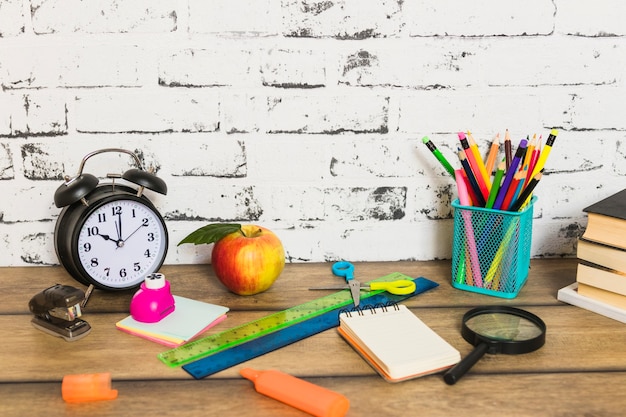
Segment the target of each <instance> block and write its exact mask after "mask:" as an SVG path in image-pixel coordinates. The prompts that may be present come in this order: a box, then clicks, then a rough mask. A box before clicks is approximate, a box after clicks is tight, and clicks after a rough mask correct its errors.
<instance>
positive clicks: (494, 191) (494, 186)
mask: <svg viewBox="0 0 626 417" xmlns="http://www.w3.org/2000/svg"><path fill="white" fill-rule="evenodd" d="M505 167H506V162H505V161H502V162H500V165H498V169H497V171H496V174H495V175H494V177H493V183H491V191H490V192H489V198H488V199H487V204H485V208H489V209H490V208H492V207H493V203H494V202H495V201H496V196H497V195H498V190H500V185H501V184H502V177H503V176H504V169H505Z"/></svg>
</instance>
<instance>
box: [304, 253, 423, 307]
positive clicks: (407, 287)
mask: <svg viewBox="0 0 626 417" xmlns="http://www.w3.org/2000/svg"><path fill="white" fill-rule="evenodd" d="M333 272H334V273H335V275H338V276H342V277H345V278H346V281H347V282H348V285H329V286H324V287H313V288H309V289H310V290H345V289H350V292H351V294H352V300H353V301H354V306H355V307H358V306H359V301H360V296H361V295H360V291H361V290H367V291H374V290H383V291H387V292H388V293H391V294H395V295H407V294H412V293H413V292H415V282H413V281H411V280H408V279H400V280H397V281H391V282H371V283H369V284H361V283H359V282H358V281H357V280H355V279H354V265H352V264H351V263H350V262H345V261H341V262H336V263H335V264H333Z"/></svg>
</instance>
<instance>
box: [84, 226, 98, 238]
mask: <svg viewBox="0 0 626 417" xmlns="http://www.w3.org/2000/svg"><path fill="white" fill-rule="evenodd" d="M99 234H100V229H98V226H92V227H90V228H88V229H87V236H98V235H99Z"/></svg>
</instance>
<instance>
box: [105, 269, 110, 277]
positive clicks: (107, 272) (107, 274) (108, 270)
mask: <svg viewBox="0 0 626 417" xmlns="http://www.w3.org/2000/svg"><path fill="white" fill-rule="evenodd" d="M109 272H111V268H104V275H106V276H107V277H108V276H109Z"/></svg>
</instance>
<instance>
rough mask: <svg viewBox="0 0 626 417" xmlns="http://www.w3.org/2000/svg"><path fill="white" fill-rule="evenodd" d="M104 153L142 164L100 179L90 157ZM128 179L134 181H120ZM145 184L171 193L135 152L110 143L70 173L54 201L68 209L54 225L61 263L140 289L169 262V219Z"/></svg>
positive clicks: (104, 284)
mask: <svg viewBox="0 0 626 417" xmlns="http://www.w3.org/2000/svg"><path fill="white" fill-rule="evenodd" d="M104 152H119V153H126V154H128V155H131V156H132V157H133V159H134V162H135V164H136V168H132V169H130V170H128V171H126V172H124V173H123V174H122V175H119V174H107V178H108V179H109V180H111V181H110V182H100V181H99V180H98V178H96V177H95V176H93V175H91V174H87V173H83V168H84V166H85V162H86V161H87V160H88V159H89V158H91V157H92V156H94V155H97V154H101V153H104ZM117 179H123V180H125V181H126V182H128V183H130V184H131V185H130V186H129V185H127V184H120V183H116V180H117ZM144 188H148V189H150V190H152V191H155V192H157V193H160V194H167V186H166V185H165V182H164V181H163V180H162V179H160V178H158V177H156V176H155V175H154V174H152V173H151V172H148V171H145V170H144V169H143V168H142V164H141V161H140V159H139V157H138V156H137V155H135V154H134V153H133V152H130V151H127V150H125V149H118V148H107V149H101V150H98V151H94V152H91V153H89V154H88V155H86V156H85V157H84V158H83V160H82V162H81V164H80V168H79V171H78V174H77V175H76V176H74V177H67V176H66V177H65V182H64V183H63V184H62V185H61V186H59V188H57V190H56V192H55V194H54V203H55V205H56V206H57V207H59V208H61V207H62V208H63V210H62V211H61V213H60V214H59V217H58V219H57V222H56V226H55V229H54V247H55V251H56V254H57V257H58V259H59V262H60V263H61V265H62V266H63V267H64V268H65V269H66V270H67V271H68V272H69V273H70V275H71V276H72V277H74V279H76V280H77V281H78V282H81V283H83V284H85V285H89V286H94V287H95V288H99V289H102V290H128V289H133V288H137V287H138V286H139V285H140V284H141V283H142V282H143V281H144V278H145V277H146V275H148V274H151V273H155V272H157V271H158V270H159V268H160V267H161V266H162V265H163V261H164V260H165V256H166V254H167V248H168V233H167V227H166V225H165V221H164V220H163V217H162V216H161V214H159V212H158V210H157V209H156V208H155V206H154V204H152V202H151V201H150V200H149V199H148V198H147V197H146V196H145V195H143V191H144Z"/></svg>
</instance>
